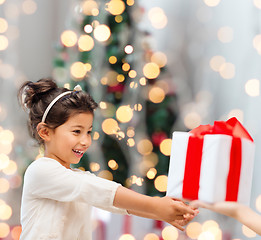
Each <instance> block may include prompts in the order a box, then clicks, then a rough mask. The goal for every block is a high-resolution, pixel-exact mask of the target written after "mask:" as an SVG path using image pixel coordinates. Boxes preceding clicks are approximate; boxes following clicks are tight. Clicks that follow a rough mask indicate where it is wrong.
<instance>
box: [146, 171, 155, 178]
mask: <svg viewBox="0 0 261 240" xmlns="http://www.w3.org/2000/svg"><path fill="white" fill-rule="evenodd" d="M156 174H157V170H156V168H150V169H149V171H148V172H147V174H146V176H147V178H148V179H153V178H155V176H156Z"/></svg>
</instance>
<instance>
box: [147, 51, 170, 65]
mask: <svg viewBox="0 0 261 240" xmlns="http://www.w3.org/2000/svg"><path fill="white" fill-rule="evenodd" d="M151 62H154V63H156V64H157V65H158V66H159V67H164V66H165V65H166V64H167V56H166V54H165V53H163V52H155V53H153V54H152V56H151Z"/></svg>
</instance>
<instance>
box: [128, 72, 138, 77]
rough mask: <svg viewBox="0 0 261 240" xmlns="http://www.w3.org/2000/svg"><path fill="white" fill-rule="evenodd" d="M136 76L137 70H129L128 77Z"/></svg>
mask: <svg viewBox="0 0 261 240" xmlns="http://www.w3.org/2000/svg"><path fill="white" fill-rule="evenodd" d="M136 76H137V72H136V71H135V70H130V71H129V77H130V78H135V77H136Z"/></svg>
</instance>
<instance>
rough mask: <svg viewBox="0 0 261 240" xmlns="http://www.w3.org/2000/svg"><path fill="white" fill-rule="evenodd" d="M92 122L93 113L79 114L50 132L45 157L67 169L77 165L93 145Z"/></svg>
mask: <svg viewBox="0 0 261 240" xmlns="http://www.w3.org/2000/svg"><path fill="white" fill-rule="evenodd" d="M92 122H93V114H92V113H78V114H75V115H73V116H71V117H70V118H69V119H68V120H67V121H66V122H65V123H64V124H62V125H60V126H59V127H57V128H56V129H54V130H50V139H49V141H46V142H45V150H46V151H45V156H46V157H49V158H53V159H55V160H57V161H58V162H59V163H61V164H62V165H63V166H65V167H66V168H70V164H77V163H78V162H79V161H80V159H81V157H82V156H83V153H84V152H86V151H87V149H88V148H89V147H90V145H91V142H92V139H91V131H92Z"/></svg>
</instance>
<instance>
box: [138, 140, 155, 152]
mask: <svg viewBox="0 0 261 240" xmlns="http://www.w3.org/2000/svg"><path fill="white" fill-rule="evenodd" d="M137 150H138V152H139V153H140V154H141V155H149V154H150V153H151V152H152V150H153V145H152V142H151V141H150V140H149V139H142V140H140V141H139V142H138V144H137Z"/></svg>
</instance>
